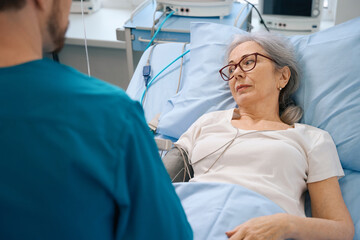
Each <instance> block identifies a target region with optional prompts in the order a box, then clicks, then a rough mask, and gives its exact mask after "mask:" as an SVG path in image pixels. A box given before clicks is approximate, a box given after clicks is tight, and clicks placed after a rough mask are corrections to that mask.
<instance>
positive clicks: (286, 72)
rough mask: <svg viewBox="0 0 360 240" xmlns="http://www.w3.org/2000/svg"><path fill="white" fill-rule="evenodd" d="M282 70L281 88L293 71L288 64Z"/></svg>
mask: <svg viewBox="0 0 360 240" xmlns="http://www.w3.org/2000/svg"><path fill="white" fill-rule="evenodd" d="M279 71H280V78H279V88H284V87H285V86H286V85H287V83H288V82H289V79H290V76H291V71H290V68H289V67H288V66H285V67H283V68H282V69H280V70H279Z"/></svg>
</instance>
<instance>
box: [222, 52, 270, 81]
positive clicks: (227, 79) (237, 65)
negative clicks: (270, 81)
mask: <svg viewBox="0 0 360 240" xmlns="http://www.w3.org/2000/svg"><path fill="white" fill-rule="evenodd" d="M252 55H255V64H254V66H253V67H252V68H251V69H249V70H246V71H245V70H244V69H243V68H242V67H241V65H240V63H241V62H242V61H243V60H244V59H245V58H247V57H249V56H252ZM258 55H259V56H262V57H264V58H267V59H269V60H271V61H273V62H274V63H276V61H275V60H274V59H272V58H271V57H268V56H265V55H263V54H261V53H258V52H254V53H250V54H246V55H244V56H243V57H242V58H241V59H240V61H239V62H238V63H232V64H228V65H226V66H224V67H222V68H221V69H220V70H219V73H220V76H221V78H222V79H223V80H224V81H226V82H227V81H230V80H231V79H233V77H234V75H233V76H231V77H228V76H227V75H226V74H225V73H224V72H223V70H224V69H225V68H227V67H230V66H235V69H236V68H237V67H239V68H240V69H241V70H242V71H243V72H250V71H251V70H253V69H254V68H255V67H256V63H257V56H258ZM235 69H234V71H235Z"/></svg>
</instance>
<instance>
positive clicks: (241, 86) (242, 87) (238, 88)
mask: <svg viewBox="0 0 360 240" xmlns="http://www.w3.org/2000/svg"><path fill="white" fill-rule="evenodd" d="M249 87H251V85H248V84H241V85H239V86H237V87H236V91H237V92H238V91H243V90H245V89H247V88H249Z"/></svg>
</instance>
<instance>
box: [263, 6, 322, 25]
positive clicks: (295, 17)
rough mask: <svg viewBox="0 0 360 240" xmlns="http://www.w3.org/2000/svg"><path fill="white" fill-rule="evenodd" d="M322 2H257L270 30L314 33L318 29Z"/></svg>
mask: <svg viewBox="0 0 360 240" xmlns="http://www.w3.org/2000/svg"><path fill="white" fill-rule="evenodd" d="M322 4H323V0H259V9H260V12H261V14H262V16H263V19H264V21H265V23H266V25H267V26H268V28H270V29H274V30H283V31H294V32H315V31H318V30H319V27H320V16H321V10H322Z"/></svg>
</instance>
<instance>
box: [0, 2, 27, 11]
mask: <svg viewBox="0 0 360 240" xmlns="http://www.w3.org/2000/svg"><path fill="white" fill-rule="evenodd" d="M25 4H26V0H0V12H1V11H4V10H9V9H12V10H18V9H21V8H23V7H24V6H25Z"/></svg>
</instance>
